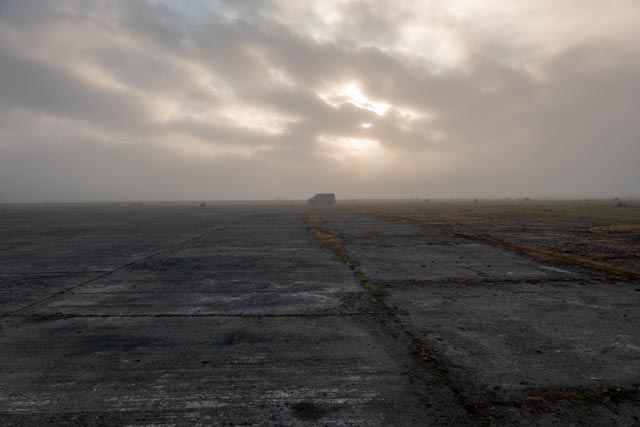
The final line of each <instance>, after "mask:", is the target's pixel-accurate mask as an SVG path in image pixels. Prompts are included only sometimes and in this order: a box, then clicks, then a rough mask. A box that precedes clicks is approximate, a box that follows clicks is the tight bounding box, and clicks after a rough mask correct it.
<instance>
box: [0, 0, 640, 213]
mask: <svg viewBox="0 0 640 427" xmlns="http://www.w3.org/2000/svg"><path fill="white" fill-rule="evenodd" d="M638 24H640V6H638V5H637V3H636V2H634V1H630V0H621V1H620V2H616V3H615V4H610V3H606V2H600V1H591V0H589V1H586V2H585V1H582V0H581V1H579V2H578V1H575V0H571V1H568V2H563V3H562V5H560V4H559V3H557V2H554V1H550V0H549V1H529V0H527V1H522V2H517V3H514V2H511V1H502V0H493V1H482V2H480V1H446V2H445V1H423V2H411V3H406V4H402V5H397V4H396V5H395V6H393V7H391V2H389V4H385V2H380V1H375V2H374V1H347V0H340V1H338V0H336V1H327V2H311V1H309V2H289V1H285V0H273V1H266V0H264V1H258V0H256V1H252V2H250V4H249V3H248V2H246V3H245V2H231V1H229V2H227V1H217V2H213V3H211V2H204V1H198V0H191V1H188V2H178V1H171V0H144V1H142V0H141V1H130V2H127V1H124V2H103V1H97V0H83V1H79V0H60V1H35V0H19V1H18V0H5V1H3V2H0V70H2V72H1V73H0V192H2V194H3V197H4V198H5V199H9V200H16V201H20V200H22V201H29V200H43V199H47V200H101V199H109V200H111V199H136V198H139V199H191V198H235V199H242V198H271V197H274V196H276V195H280V196H283V197H304V196H306V195H307V194H308V193H313V192H315V191H321V190H322V191H335V192H337V193H338V194H339V195H344V196H345V197H357V196H361V197H407V196H410V197H414V196H430V197H438V196H459V197H464V196H472V197H475V196H498V197H499V196H509V195H512V196H518V195H524V194H526V195H532V196H578V197H582V196H592V195H595V196H607V195H636V196H637V195H638V194H637V186H636V185H635V183H636V182H638V181H639V179H640V170H639V169H638V168H637V167H636V165H635V164H634V161H633V159H638V158H640V144H638V143H637V141H638V136H639V135H640V125H639V124H638V121H637V120H636V118H635V117H634V113H635V112H636V111H638V109H639V107H640V101H638V99H637V97H635V96H634V94H635V93H638V90H639V89H640V87H639V86H640V79H639V78H638V76H640V61H639V60H638V59H636V58H638V55H637V54H638V46H637V43H635V40H637V39H638V37H640V34H638V33H639V32H640V30H639V29H640V25H638ZM363 123H367V124H369V125H368V126H362V124H363Z"/></svg>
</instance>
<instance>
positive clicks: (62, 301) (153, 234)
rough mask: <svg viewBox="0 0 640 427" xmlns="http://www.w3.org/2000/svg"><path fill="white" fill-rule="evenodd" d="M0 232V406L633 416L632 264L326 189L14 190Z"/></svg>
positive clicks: (234, 415) (545, 421)
mask: <svg viewBox="0 0 640 427" xmlns="http://www.w3.org/2000/svg"><path fill="white" fill-rule="evenodd" d="M310 215H311V216H310ZM319 232H321V233H324V234H318V233H319ZM319 235H323V236H325V237H326V236H329V237H334V238H335V239H339V240H340V242H341V245H340V246H336V245H334V246H333V247H332V246H331V245H327V242H326V241H325V242H323V241H322V239H319V238H318V236H319ZM0 237H1V238H0V424H2V425H40V424H46V423H53V424H57V425H65V424H69V425H77V424H89V425H198V424H201V425H304V424H308V425H456V426H457V425H487V424H489V425H509V424H513V425H570V424H575V425H578V424H581V423H582V424H586V425H629V426H632V425H640V398H639V396H638V388H639V385H640V308H639V307H640V284H638V283H632V282H620V281H615V280H611V279H609V278H607V277H603V276H600V275H599V274H597V273H594V272H592V271H586V270H583V269H579V268H576V267H571V266H558V265H546V264H543V263H541V262H539V261H536V260H534V259H531V258H527V257H524V256H521V255H517V254H515V253H512V252H509V251H507V250H505V249H500V248H496V247H492V246H488V245H486V244H482V243H478V242H474V241H471V240H467V239H464V238H461V237H455V236H451V235H449V234H447V232H446V228H445V227H442V228H440V227H430V228H425V227H419V226H416V225H412V224H408V223H403V222H399V221H395V220H392V219H386V218H379V217H374V216H371V215H365V214H357V213H353V212H351V211H346V210H343V209H340V207H337V208H335V209H325V210H316V211H314V212H308V211H307V209H306V208H305V207H304V206H302V205H297V204H293V205H275V204H273V205H269V204H248V203H247V204H213V205H211V204H210V205H209V206H208V207H207V208H198V207H193V206H191V205H190V204H144V205H140V204H138V205H131V204H129V205H127V204H114V205H109V204H104V205H40V206H10V207H7V208H6V209H5V211H4V212H3V213H1V214H0Z"/></svg>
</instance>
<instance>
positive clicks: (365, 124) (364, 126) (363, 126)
mask: <svg viewBox="0 0 640 427" xmlns="http://www.w3.org/2000/svg"><path fill="white" fill-rule="evenodd" d="M371 126H372V124H371V123H369V122H365V123H361V124H360V127H361V128H362V129H369V128H370V127H371Z"/></svg>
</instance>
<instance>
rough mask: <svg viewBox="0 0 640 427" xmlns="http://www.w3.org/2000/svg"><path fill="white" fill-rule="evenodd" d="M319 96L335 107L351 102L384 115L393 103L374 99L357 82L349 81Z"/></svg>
mask: <svg viewBox="0 0 640 427" xmlns="http://www.w3.org/2000/svg"><path fill="white" fill-rule="evenodd" d="M318 96H319V97H320V98H321V99H322V100H323V101H324V102H326V103H327V104H329V105H331V106H332V107H334V108H339V107H340V106H342V105H343V104H351V105H354V106H356V107H358V108H362V109H363V110H368V111H371V112H373V113H376V114H377V115H378V116H383V115H384V114H385V113H386V112H387V110H388V109H389V108H391V105H389V104H387V103H386V102H380V101H372V100H370V99H369V98H367V96H365V94H363V93H362V91H361V90H360V87H359V86H358V84H357V83H349V84H346V85H343V86H340V87H338V88H337V89H336V88H335V87H334V88H333V89H332V90H329V93H318Z"/></svg>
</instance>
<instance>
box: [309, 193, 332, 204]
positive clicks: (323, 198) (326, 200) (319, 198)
mask: <svg viewBox="0 0 640 427" xmlns="http://www.w3.org/2000/svg"><path fill="white" fill-rule="evenodd" d="M307 204H308V205H310V206H332V205H335V204H336V195H335V194H333V193H320V194H316V195H315V196H313V197H312V198H310V199H309V200H307Z"/></svg>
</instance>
